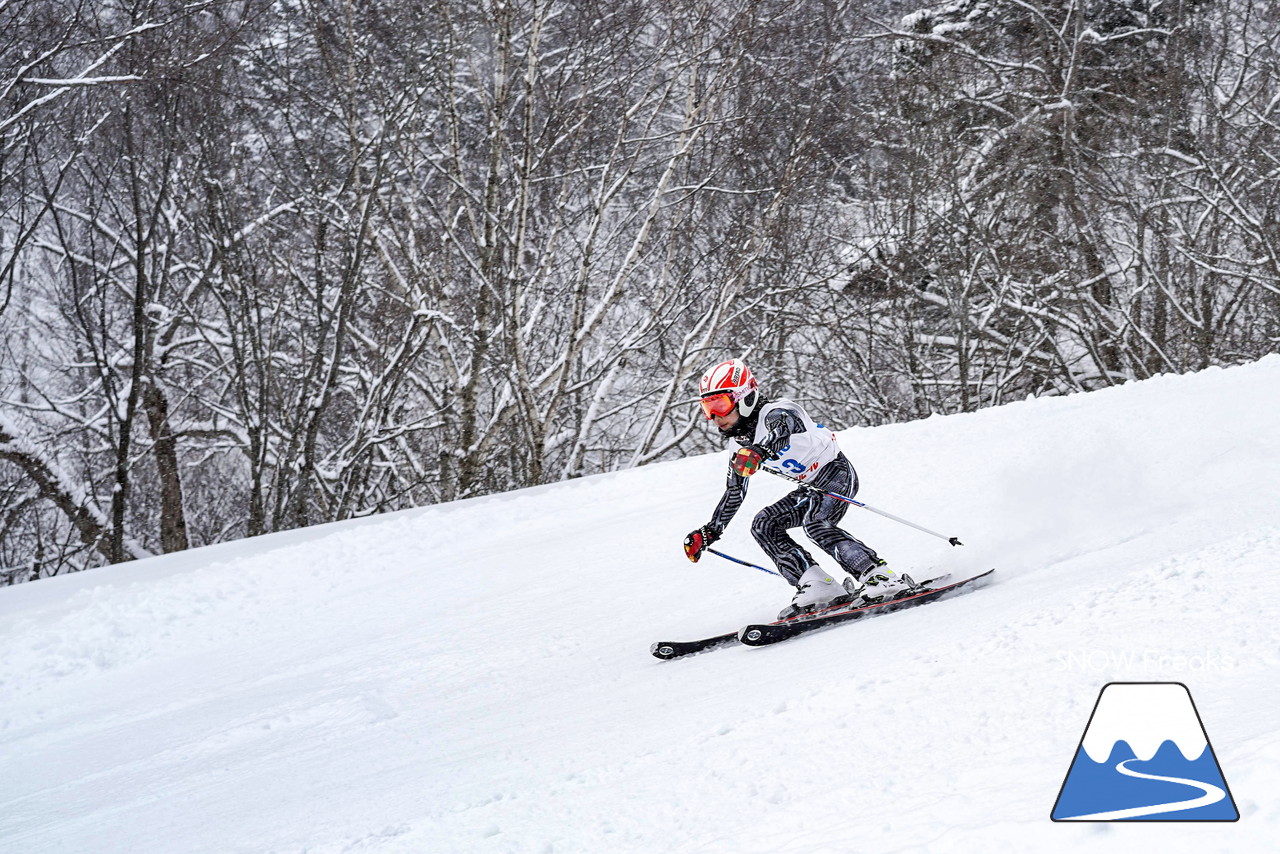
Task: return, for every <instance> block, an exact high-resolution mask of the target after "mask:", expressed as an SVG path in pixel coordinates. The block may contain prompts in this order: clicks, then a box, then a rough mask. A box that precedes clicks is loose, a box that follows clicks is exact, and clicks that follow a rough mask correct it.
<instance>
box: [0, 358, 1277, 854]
mask: <svg viewBox="0 0 1280 854" xmlns="http://www.w3.org/2000/svg"><path fill="white" fill-rule="evenodd" d="M817 414H818V415H820V414H821V413H817ZM1278 428H1280V356H1272V357H1268V358H1267V359H1264V360H1262V361H1261V362H1258V363H1256V364H1253V365H1248V366H1244V367H1239V368H1232V369H1228V370H1218V369H1213V370H1208V371H1205V372H1202V373H1199V374H1194V375H1189V376H1181V377H1178V376H1166V377H1159V378H1156V379H1153V380H1149V381H1146V382H1141V383H1135V384H1131V385H1128V386H1124V387H1120V388H1115V389H1110V390H1106V391H1101V392H1096V393H1092V394H1082V395H1076V396H1072V397H1066V398H1058V399H1042V400H1033V401H1027V402H1023V403H1016V404H1012V405H1008V406H1004V407H1000V408H997V409H990V410H985V411H982V412H978V413H974V414H968V415H960V416H951V417H946V418H942V417H935V418H930V419H927V420H924V421H919V422H915V423H910V424H901V425H894V426H888V427H881V428H876V429H854V430H849V431H846V432H845V433H842V434H841V435H840V442H841V446H842V447H843V449H844V450H845V452H846V453H847V454H848V455H849V456H850V458H851V459H852V460H853V461H854V464H855V466H856V467H857V469H858V472H859V475H860V476H861V480H862V492H861V493H860V495H859V497H860V498H861V499H862V500H864V501H866V502H868V503H869V504H871V505H873V506H876V507H879V508H882V509H884V510H887V511H890V512H893V513H896V514H898V515H901V516H904V517H906V518H909V519H912V520H915V521H918V522H920V523H921V524H924V525H926V526H928V527H931V528H933V529H935V530H940V531H942V532H944V533H947V534H948V535H957V536H959V537H960V539H961V540H963V541H964V543H965V546H964V547H963V548H952V547H949V546H948V545H947V544H946V543H944V542H942V541H940V540H935V539H932V538H929V537H927V536H925V535H923V534H920V533H918V532H916V531H913V530H912V529H910V528H907V527H904V526H901V525H898V524H895V523H894V522H892V521H890V520H887V519H883V518H881V517H879V516H875V515H873V514H870V513H868V512H866V511H862V510H857V509H851V510H850V511H849V515H848V516H846V517H845V524H846V527H848V528H849V529H850V530H852V531H854V532H855V533H856V534H857V535H859V536H860V537H862V538H863V539H864V540H866V541H867V542H868V543H870V544H871V545H873V546H874V547H875V548H876V549H878V550H879V551H880V553H881V554H882V555H884V556H886V557H887V558H888V559H889V560H890V562H891V564H892V565H893V566H894V567H896V568H897V569H899V570H906V571H910V572H913V573H919V574H922V575H927V574H928V573H929V572H930V570H931V569H936V570H940V571H951V572H953V573H963V572H966V571H976V570H981V569H985V568H988V567H996V568H997V569H998V571H997V573H996V576H995V580H994V582H993V583H992V584H991V585H989V586H987V587H985V588H983V589H980V590H976V591H974V592H972V593H968V594H965V595H957V596H955V597H954V598H951V599H947V600H943V601H941V602H938V603H935V604H931V605H928V606H926V607H923V608H918V609H914V610H909V611H902V612H899V613H896V614H892V615H887V616H883V617H877V618H874V619H870V620H865V621H862V622H859V623H854V624H850V625H846V626H840V627H837V628H833V629H831V630H829V631H825V632H818V633H815V634H811V635H806V636H804V637H801V638H797V639H795V640H793V641H790V642H787V643H783V644H780V645H778V646H774V647H768V648H763V649H751V648H746V647H732V648H727V649H721V650H716V651H713V652H709V653H706V654H703V655H700V656H695V657H693V658H689V659H683V660H677V661H670V662H662V661H658V660H656V659H654V658H652V657H651V656H650V654H649V645H650V643H652V642H653V641H656V640H665V639H688V638H695V637H701V636H704V635H706V634H711V633H717V632H722V631H728V630H730V629H733V628H735V627H737V626H740V625H742V624H745V623H747V622H752V621H760V620H762V619H767V618H769V617H770V616H771V615H773V614H774V613H776V611H777V610H778V609H779V608H781V607H782V606H783V605H784V604H785V603H786V602H787V601H788V599H789V595H790V589H789V588H787V587H786V586H785V585H784V584H783V583H782V582H781V581H779V580H778V579H776V578H773V577H770V576H768V575H765V574H763V573H760V572H756V571H754V570H752V569H749V568H745V567H741V566H738V565H735V564H732V563H729V562H727V561H724V560H721V559H719V558H716V557H713V556H708V557H707V558H705V559H704V560H703V561H702V562H701V563H699V564H697V565H692V564H690V563H689V562H688V561H687V560H685V558H684V556H683V553H682V552H681V549H680V541H681V539H682V538H683V537H684V535H685V534H686V533H687V532H688V531H689V530H690V529H692V528H694V527H696V526H697V525H700V524H702V523H703V522H705V521H706V520H707V518H708V517H709V515H710V512H711V509H712V507H713V506H714V504H715V501H716V499H717V498H718V496H719V493H720V489H721V487H722V484H723V475H724V470H725V466H726V462H727V452H722V453H718V454H713V455H708V456H703V457H697V458H693V459H686V460H681V461H678V462H672V463H667V464H663V465H655V466H651V467H647V468H642V469H639V470H635V471H629V472H625V473H618V474H611V475H602V476H598V477H591V478H586V479H582V480H577V481H571V482H566V483H561V484H555V485H552V486H546V487H540V488H536V489H528V490H523V491H519V492H513V493H509V494H505V495H499V496H492V497H488V498H482V499H475V500H469V501H463V502H458V503H455V504H448V505H441V506H436V507H429V508H424V509H421V510H415V511H410V512H405V513H400V514H395V515H391V516H384V517H378V518H374V519H368V520H361V521H359V522H352V523H342V524H338V525H330V526H324V527H319V528H314V529H310V530H306V531H300V532H291V533H287V534H281V535H274V536H270V537H263V538H260V539H256V540H252V541H244V542H240V543H233V544H228V545H224V546H218V547H213V548H208V549H201V550H196V551H192V552H188V553H184V554H180V555H174V556H168V557H162V558H155V559H151V560H147V561H142V562H138V563H133V564H127V565H121V566H117V567H111V568H107V569H99V570H95V571H92V572H85V573H81V574H78V575H73V576H68V577H60V578H54V579H48V580H44V581H39V582H36V583H34V584H26V585H21V586H17V587H12V588H7V589H2V590H0V851H3V852H6V854H9V853H10V852H12V854H49V852H93V854H104V852H122V854H123V852H130V854H139V852H141V854H149V852H166V854H167V852H184V854H185V853H186V852H210V854H215V853H216V854H233V853H234V852H288V854H295V852H297V854H301V852H307V854H338V852H379V854H381V852H412V854H419V852H431V854H435V852H446V854H452V852H522V854H523V852H593V854H597V852H645V854H649V852H727V854H749V852H878V851H938V852H947V851H984V852H985V851H988V850H996V851H1004V850H1017V851H1035V852H1043V851H1059V850H1060V851H1082V850H1088V851H1117V852H1126V854H1128V852H1131V851H1133V850H1146V851H1188V852H1192V851H1194V852H1205V851H1230V852H1243V851H1263V850H1273V845H1274V841H1275V839H1276V838H1277V837H1280V806H1278V805H1277V801H1278V799H1280V711H1277V710H1280V670H1278V668H1277V664H1278V663H1280V662H1278V660H1280V555H1278V553H1280V429H1278ZM786 489H787V486H786V484H784V483H782V482H781V481H779V480H777V479H774V478H761V477H757V478H755V479H754V482H753V484H752V489H751V494H750V495H749V496H748V500H747V505H746V506H745V507H744V508H743V510H742V512H741V513H740V514H739V518H738V519H737V520H736V521H735V523H734V525H733V526H732V527H731V528H730V529H729V532H728V534H727V535H726V537H725V539H724V540H722V541H721V543H720V547H722V548H723V549H724V550H725V551H727V552H728V553H730V554H734V555H738V556H740V557H743V558H745V559H748V560H752V561H753V562H763V556H762V555H761V554H760V552H759V551H758V550H757V549H756V547H755V545H754V544H753V543H752V541H751V538H750V534H749V522H750V518H751V515H752V514H753V513H754V512H755V511H756V510H758V509H759V508H760V507H762V506H764V505H765V504H766V503H768V502H771V501H773V500H776V499H777V498H779V497H781V496H782V495H783V494H784V493H785V491H786ZM1111 681H1177V682H1183V683H1185V684H1186V685H1187V686H1188V688H1189V689H1190V691H1191V694H1192V696H1193V697H1194V699H1195V703H1196V707H1197V708H1198V710H1199V712H1200V715H1201V717H1202V719H1203V721H1204V726H1205V729H1206V731H1207V733H1208V736H1209V739H1210V742H1211V743H1212V745H1213V748H1214V751H1215V753H1216V755H1217V757H1218V759H1219V761H1220V763H1221V766H1222V769H1223V773H1224V775H1225V777H1226V780H1227V783H1228V785H1229V787H1230V790H1231V794H1232V795H1233V797H1234V798H1235V801H1236V804H1237V805H1238V807H1239V810H1240V813H1241V819H1240V821H1238V822H1236V823H1214V824H1152V823H1126V824H1087V825H1080V824H1075V825H1072V824H1055V823H1053V822H1051V821H1050V819H1049V813H1050V811H1051V809H1052V808H1053V804H1054V800H1055V798H1056V797H1057V794H1058V790H1059V787H1060V786H1061V785H1062V781H1063V778H1064V776H1065V775H1066V772H1067V769H1068V767H1069V766H1070V763H1071V760H1072V757H1073V756H1074V754H1075V751H1076V748H1077V747H1078V745H1079V743H1080V738H1081V735H1082V733H1083V731H1084V727H1085V724H1086V722H1087V721H1088V718H1089V713H1090V711H1091V710H1092V709H1093V706H1094V703H1095V701H1096V699H1097V697H1098V692H1099V691H1100V690H1101V688H1102V686H1103V685H1104V684H1106V683H1108V682H1111Z"/></svg>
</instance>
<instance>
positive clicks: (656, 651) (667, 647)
mask: <svg viewBox="0 0 1280 854" xmlns="http://www.w3.org/2000/svg"><path fill="white" fill-rule="evenodd" d="M737 642H738V633H737V631H732V632H729V633H728V634H723V635H716V636H715V637H710V638H702V639H701V640H691V641H658V642H657V643H655V644H654V645H653V646H651V647H649V651H650V652H651V653H653V657H654V658H661V659H662V660H663V661H669V660H671V659H673V658H680V657H681V656H683V655H693V654H694V653H695V652H702V651H703V650H706V649H715V648H716V647H718V646H728V645H729V644H731V643H737Z"/></svg>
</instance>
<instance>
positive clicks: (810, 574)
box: [684, 359, 908, 620]
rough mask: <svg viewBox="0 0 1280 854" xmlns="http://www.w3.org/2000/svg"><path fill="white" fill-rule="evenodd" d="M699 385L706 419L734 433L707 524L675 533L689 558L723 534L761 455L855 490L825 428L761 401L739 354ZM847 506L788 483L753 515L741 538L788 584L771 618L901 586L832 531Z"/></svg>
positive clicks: (842, 489)
mask: <svg viewBox="0 0 1280 854" xmlns="http://www.w3.org/2000/svg"><path fill="white" fill-rule="evenodd" d="M699 391H700V393H701V399H700V402H701V404H702V409H703V411H704V412H705V413H706V416H707V420H708V421H714V422H715V424H716V428H717V429H719V431H720V434H721V435H722V436H725V437H726V438H732V439H734V440H735V441H736V442H737V443H738V445H739V446H740V447H739V448H738V450H737V451H735V452H734V454H733V458H732V461H731V463H730V465H729V473H728V482H727V484H726V486H725V491H724V495H723V497H721V499H720V503H719V504H717V505H716V509H715V512H714V513H713V514H712V516H711V521H710V522H708V523H707V524H705V525H703V526H702V527H700V528H698V529H697V530H695V531H692V532H691V533H690V534H689V536H687V537H685V540H684V551H685V554H686V555H687V556H688V558H689V560H691V561H694V562H697V560H698V559H699V558H700V557H702V553H703V552H704V551H705V550H706V549H707V547H708V546H710V545H711V544H712V543H714V542H715V541H716V540H718V539H719V538H720V535H721V534H723V533H724V529H725V528H726V527H727V526H728V524H729V522H730V521H731V520H732V519H733V517H734V515H735V514H736V513H737V512H738V508H739V507H741V506H742V501H743V499H744V498H745V497H746V494H747V478H749V477H751V475H753V474H755V473H756V471H757V470H759V468H760V466H761V465H763V464H764V462H765V461H766V460H767V461H770V462H776V463H777V465H776V468H777V469H779V470H781V471H783V472H784V473H786V474H788V475H789V476H791V477H793V478H795V479H796V480H800V481H804V482H805V483H810V484H812V485H814V486H816V487H818V488H819V489H823V490H826V491H828V492H835V493H838V494H840V495H844V496H846V497H849V498H852V497H853V496H855V495H856V494H857V492H858V475H857V473H856V472H855V471H854V470H853V466H852V465H851V464H850V462H849V460H848V458H846V457H845V455H844V454H842V453H841V452H840V448H839V447H838V446H837V445H836V437H835V434H834V433H832V432H831V431H830V430H828V429H827V428H825V427H823V426H822V425H821V424H815V423H814V422H813V419H811V418H810V417H809V415H808V413H806V412H805V411H804V409H803V408H802V407H801V406H800V405H799V404H798V403H795V402H794V401H791V400H787V399H785V398H782V399H779V400H773V401H770V400H765V399H764V397H763V396H762V395H761V394H760V390H759V384H758V383H757V382H756V378H755V377H754V376H752V374H751V371H750V369H748V368H747V366H746V365H745V364H744V363H743V362H741V361H740V360H738V359H729V360H728V361H725V362H721V363H720V364H718V365H716V366H715V367H713V368H712V369H711V370H709V371H707V373H706V374H705V375H704V376H703V377H702V381H701V382H700V383H699ZM847 509H848V504H846V503H845V502H843V501H840V500H838V499H835V498H832V497H829V496H824V495H822V494H820V493H816V492H813V491H811V490H807V489H803V488H797V489H796V490H795V491H794V492H791V493H789V494H788V495H787V496H786V497H784V498H783V499H782V500H781V501H778V502H776V503H774V504H771V505H769V506H768V507H766V508H765V509H763V510H761V511H760V512H759V513H757V514H756V517H755V519H754V520H753V521H752V523H751V535H752V536H753V537H754V538H755V540H756V542H757V543H759V544H760V548H762V549H763V550H764V552H765V554H767V555H769V557H770V558H771V559H772V560H773V562H774V564H776V565H777V567H778V572H779V573H780V574H781V575H782V577H783V578H785V579H786V580H787V581H788V582H790V583H791V584H792V585H793V586H794V587H795V588H796V593H795V596H794V597H793V598H792V600H791V604H790V605H788V606H787V607H786V608H785V609H783V611H782V613H780V614H779V615H778V619H779V620H785V619H788V618H790V617H794V616H798V615H800V614H804V613H808V612H811V611H815V610H818V609H821V608H827V607H831V606H835V605H840V604H844V603H847V602H853V601H854V600H855V599H857V598H858V597H859V596H861V597H862V600H863V601H865V602H873V601H880V600H881V599H882V598H884V597H885V596H891V595H894V594H895V593H898V592H900V591H901V590H903V589H904V588H906V587H907V586H908V585H907V582H905V581H904V580H903V579H902V578H901V577H900V576H898V575H897V574H895V573H894V572H893V571H892V570H890V569H889V568H888V567H887V566H886V564H885V561H883V560H881V559H880V557H879V556H878V555H877V554H876V553H875V551H873V550H872V549H871V548H870V547H868V546H867V545H866V544H865V543H863V542H861V541H860V540H858V539H856V538H855V537H853V536H852V535H851V534H849V533H848V532H847V531H843V530H841V529H840V528H838V527H837V524H838V523H839V522H840V520H841V518H842V517H843V516H844V514H845V511H846V510H847ZM792 528H803V529H804V532H805V534H807V535H808V537H809V539H811V540H812V541H813V542H814V543H815V544H817V546H818V547H819V548H820V549H822V550H823V551H824V552H826V553H827V554H828V555H830V556H831V557H832V558H833V559H834V560H835V562H836V564H837V565H838V566H839V567H840V568H841V569H842V570H844V571H845V572H846V573H848V577H846V578H844V579H842V580H840V581H837V580H836V578H835V576H834V575H832V574H831V573H828V572H827V571H826V570H824V569H822V568H821V567H819V566H818V564H817V562H816V561H814V559H813V556H812V555H810V554H809V552H808V551H806V550H805V549H804V548H802V547H801V546H800V545H799V544H798V543H796V541H795V540H793V539H791V537H790V536H789V535H788V534H787V531H788V530H790V529H792Z"/></svg>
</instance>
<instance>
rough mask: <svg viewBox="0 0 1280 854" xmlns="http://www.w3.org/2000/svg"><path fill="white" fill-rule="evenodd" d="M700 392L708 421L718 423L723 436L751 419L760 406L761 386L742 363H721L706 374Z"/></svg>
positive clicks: (703, 376)
mask: <svg viewBox="0 0 1280 854" xmlns="http://www.w3.org/2000/svg"><path fill="white" fill-rule="evenodd" d="M698 392H699V396H700V401H699V402H700V403H701V404H702V411H703V412H704V413H706V416H707V420H708V421H715V422H716V427H718V428H719V429H720V431H721V432H722V433H725V432H728V431H730V430H732V429H733V428H734V427H735V426H737V422H738V421H739V420H740V419H743V418H750V417H751V413H752V412H754V411H755V409H756V407H757V406H759V405H760V390H759V383H757V382H756V378H755V377H754V376H752V374H751V369H750V368H748V367H747V366H746V364H744V363H743V362H742V361H741V360H740V359H729V360H727V361H724V362H721V363H720V364H718V365H716V366H715V367H713V368H712V369H711V370H709V371H707V372H706V373H705V374H703V375H702V380H701V381H700V382H699V383H698ZM735 410H736V411H737V417H734V411H735ZM726 422H727V423H726Z"/></svg>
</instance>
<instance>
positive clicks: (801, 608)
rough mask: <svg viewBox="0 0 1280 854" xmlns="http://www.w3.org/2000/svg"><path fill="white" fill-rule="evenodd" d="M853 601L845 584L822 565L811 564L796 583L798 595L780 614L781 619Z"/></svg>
mask: <svg viewBox="0 0 1280 854" xmlns="http://www.w3.org/2000/svg"><path fill="white" fill-rule="evenodd" d="M851 601H853V597H852V596H850V595H849V591H848V590H846V589H845V586H844V585H843V584H841V583H840V582H838V581H836V580H835V579H834V578H832V577H831V575H830V574H829V573H827V571H826V570H824V569H823V568H822V567H820V566H811V567H809V568H808V569H806V570H805V571H804V575H802V576H800V581H799V582H798V583H797V584H796V595H795V597H794V598H792V600H791V604H790V605H788V606H787V607H786V608H783V609H782V613H780V614H778V619H779V620H789V619H791V618H792V617H798V616H799V615H801V614H808V613H810V612H812V611H818V610H821V609H823V608H830V607H832V606H835V605H842V604H844V603H845V602H851Z"/></svg>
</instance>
